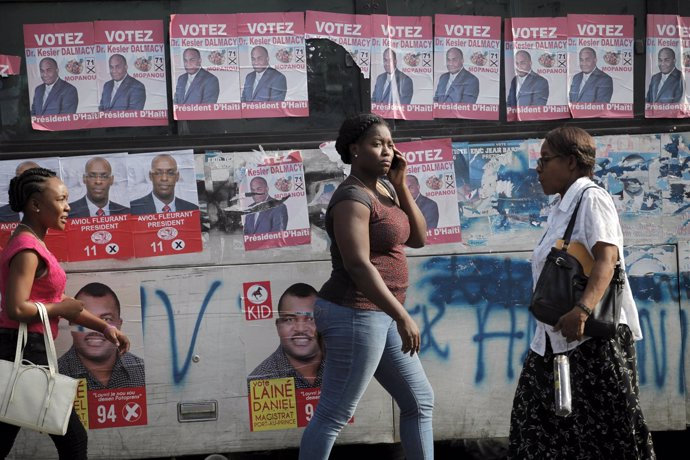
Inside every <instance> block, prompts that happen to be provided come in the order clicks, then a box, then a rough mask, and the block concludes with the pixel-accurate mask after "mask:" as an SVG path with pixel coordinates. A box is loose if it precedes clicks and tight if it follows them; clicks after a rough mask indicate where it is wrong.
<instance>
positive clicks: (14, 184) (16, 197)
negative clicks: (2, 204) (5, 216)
mask: <svg viewBox="0 0 690 460" xmlns="http://www.w3.org/2000/svg"><path fill="white" fill-rule="evenodd" d="M56 176H57V175H56V174H55V171H52V170H50V169H45V168H31V169H27V170H26V171H24V172H23V173H21V174H20V175H19V176H15V177H13V178H12V180H11V181H10V188H9V190H8V194H9V197H10V209H12V211H14V212H21V211H24V207H25V206H26V203H27V202H28V201H29V198H31V195H33V194H34V193H42V192H43V190H45V183H46V182H47V181H48V179H50V178H51V177H56Z"/></svg>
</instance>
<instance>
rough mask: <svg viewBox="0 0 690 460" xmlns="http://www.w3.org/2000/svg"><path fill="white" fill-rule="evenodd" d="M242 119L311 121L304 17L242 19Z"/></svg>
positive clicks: (275, 15) (260, 15) (250, 15)
mask: <svg viewBox="0 0 690 460" xmlns="http://www.w3.org/2000/svg"><path fill="white" fill-rule="evenodd" d="M237 34H238V36H239V39H238V43H239V53H240V90H241V95H240V101H241V109H242V118H271V117H308V116H309V97H308V95H307V56H306V43H305V40H304V14H303V13H301V12H299V13H298V12H295V13H239V14H238V15H237Z"/></svg>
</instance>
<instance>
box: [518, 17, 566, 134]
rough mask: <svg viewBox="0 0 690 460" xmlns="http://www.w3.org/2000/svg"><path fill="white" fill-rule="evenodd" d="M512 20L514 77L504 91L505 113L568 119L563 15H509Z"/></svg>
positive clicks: (527, 117) (528, 118) (526, 117)
mask: <svg viewBox="0 0 690 460" xmlns="http://www.w3.org/2000/svg"><path fill="white" fill-rule="evenodd" d="M511 23H512V31H511V35H512V37H513V58H514V62H515V76H514V77H513V78H512V80H511V82H510V86H509V88H508V92H507V93H506V94H507V102H506V108H507V111H508V113H509V114H511V112H514V113H515V117H514V118H515V119H517V120H519V121H531V120H556V119H560V118H570V110H569V108H568V99H567V91H566V87H567V84H568V83H567V78H568V77H567V51H566V43H567V35H568V24H567V20H566V18H512V19H511ZM545 24H548V25H545ZM506 83H507V82H506ZM511 115H512V114H511ZM510 118H511V119H513V117H512V116H511V117H510Z"/></svg>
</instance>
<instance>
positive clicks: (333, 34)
mask: <svg viewBox="0 0 690 460" xmlns="http://www.w3.org/2000/svg"><path fill="white" fill-rule="evenodd" d="M304 27H305V33H306V38H307V39H309V38H327V39H329V40H331V41H332V42H333V43H337V44H338V45H340V46H342V47H343V48H345V50H346V51H347V52H348V53H350V56H352V60H353V61H354V62H355V64H357V66H358V67H359V70H361V71H362V76H363V77H364V78H369V75H370V69H371V55H370V52H371V16H369V15H366V14H340V13H325V12H322V11H311V10H308V11H307V15H306V20H305V25H304Z"/></svg>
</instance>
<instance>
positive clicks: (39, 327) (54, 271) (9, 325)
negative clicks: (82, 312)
mask: <svg viewBox="0 0 690 460" xmlns="http://www.w3.org/2000/svg"><path fill="white" fill-rule="evenodd" d="M26 249H32V250H34V251H36V253H38V255H39V257H41V259H43V262H44V263H45V264H46V272H45V274H44V275H43V276H41V277H40V278H36V279H35V280H34V284H33V286H31V297H29V300H33V301H39V302H43V303H56V302H59V301H60V300H62V295H63V294H64V292H65V285H66V284H67V275H66V274H65V271H64V270H63V269H62V267H61V266H60V263H59V262H58V261H57V259H56V258H55V256H54V255H53V253H51V252H50V251H49V250H48V249H47V248H46V247H45V246H43V244H41V242H40V241H39V240H37V239H36V238H35V237H33V236H32V235H29V234H27V233H20V234H19V235H17V236H15V237H14V238H12V239H11V240H10V241H9V243H8V244H7V246H6V247H5V248H4V249H3V250H2V253H0V294H2V301H1V302H0V307H1V308H2V309H1V310H0V328H6V329H18V328H19V323H18V322H17V321H13V320H11V319H10V318H9V317H8V316H7V308H6V306H5V289H6V286H7V278H8V276H9V271H10V262H11V261H12V258H13V257H14V256H15V255H17V254H18V253H19V252H20V251H23V250H26ZM59 320H60V318H58V317H55V318H50V329H51V332H52V334H53V338H55V337H57V333H58V321H59ZM29 332H40V333H42V334H43V333H45V331H44V330H43V324H42V323H41V321H39V320H35V321H33V322H32V323H29Z"/></svg>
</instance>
